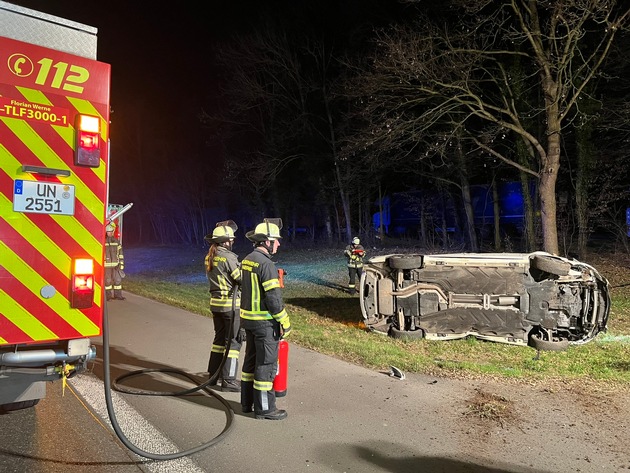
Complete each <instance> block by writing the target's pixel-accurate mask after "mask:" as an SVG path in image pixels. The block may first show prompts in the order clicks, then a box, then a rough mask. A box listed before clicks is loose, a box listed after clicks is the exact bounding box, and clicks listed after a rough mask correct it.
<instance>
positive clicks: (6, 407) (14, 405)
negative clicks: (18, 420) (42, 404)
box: [0, 399, 39, 412]
mask: <svg viewBox="0 0 630 473" xmlns="http://www.w3.org/2000/svg"><path fill="white" fill-rule="evenodd" d="M38 402H39V399H31V400H29V401H19V402H10V403H8V404H2V405H0V412H11V411H19V410H21V409H30V408H31V407H35V406H36V405H37V403H38Z"/></svg>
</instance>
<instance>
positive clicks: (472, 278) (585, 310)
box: [360, 252, 610, 350]
mask: <svg viewBox="0 0 630 473" xmlns="http://www.w3.org/2000/svg"><path fill="white" fill-rule="evenodd" d="M360 304H361V312H362V314H363V319H364V322H365V324H366V327H367V328H368V329H369V330H374V331H379V332H383V333H387V334H389V335H390V336H391V337H394V338H408V339H411V338H423V337H424V338H426V339H429V340H453V339H458V338H465V337H468V336H473V337H476V338H479V339H483V340H490V341H494V342H501V343H509V344H513V345H523V346H526V345H529V346H531V347H533V348H535V349H538V350H563V349H566V348H567V346H568V345H569V344H582V343H586V342H588V341H590V340H592V339H593V337H595V336H596V335H597V334H598V333H599V332H602V331H605V330H606V324H607V322H608V315H609V312H610V295H609V291H608V281H607V280H606V279H605V278H604V277H602V276H601V275H600V274H599V273H598V272H597V270H595V268H593V267H592V266H590V265H588V264H586V263H581V262H579V261H576V260H569V259H567V258H563V257H559V256H555V255H552V254H549V253H545V252H534V253H461V254H435V255H417V254H408V255H405V254H392V255H384V256H376V257H373V258H371V259H370V260H369V261H368V262H367V264H366V265H365V267H364V271H363V275H362V276H361V285H360Z"/></svg>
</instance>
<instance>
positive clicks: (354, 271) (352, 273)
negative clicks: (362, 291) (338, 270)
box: [348, 266, 363, 294]
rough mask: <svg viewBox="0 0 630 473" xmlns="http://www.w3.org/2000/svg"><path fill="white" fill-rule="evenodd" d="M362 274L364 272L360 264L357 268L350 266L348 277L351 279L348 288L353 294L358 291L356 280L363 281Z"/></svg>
mask: <svg viewBox="0 0 630 473" xmlns="http://www.w3.org/2000/svg"><path fill="white" fill-rule="evenodd" d="M361 274H363V267H361V266H360V267H358V268H356V267H354V266H348V278H349V279H350V281H349V282H348V290H349V291H350V293H351V294H354V293H355V292H356V291H357V286H356V284H355V281H356V280H357V279H358V280H359V281H361Z"/></svg>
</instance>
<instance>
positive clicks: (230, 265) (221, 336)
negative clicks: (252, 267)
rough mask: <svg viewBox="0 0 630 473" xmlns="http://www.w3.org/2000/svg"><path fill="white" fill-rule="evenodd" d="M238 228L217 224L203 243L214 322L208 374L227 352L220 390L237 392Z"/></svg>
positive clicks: (218, 366) (230, 222)
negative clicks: (234, 250) (233, 250)
mask: <svg viewBox="0 0 630 473" xmlns="http://www.w3.org/2000/svg"><path fill="white" fill-rule="evenodd" d="M236 230H238V226H237V225H236V223H234V221H233V220H226V221H223V222H219V223H217V225H216V227H215V229H214V230H213V231H212V235H207V236H206V237H205V240H206V241H207V242H208V243H210V249H209V250H208V254H207V255H206V258H205V267H206V276H207V278H208V283H209V285H210V310H211V311H212V318H213V322H214V339H213V341H212V348H211V349H210V360H209V361H208V374H209V376H213V374H217V373H218V371H219V368H220V367H221V362H222V361H223V358H224V356H225V350H228V353H227V358H226V359H225V363H224V364H223V368H222V370H221V373H220V376H215V378H214V379H215V383H213V385H215V384H217V383H216V381H217V380H218V379H219V378H221V379H222V381H221V390H222V391H226V392H239V391H240V383H239V381H238V380H237V379H236V376H237V374H238V357H239V354H240V350H241V345H242V340H241V337H240V332H239V329H240V316H239V308H240V303H241V301H240V298H239V288H238V285H239V284H240V282H241V270H240V266H239V263H238V257H237V256H236V254H234V253H233V252H232V245H233V244H234V239H235V238H236V236H235V232H236Z"/></svg>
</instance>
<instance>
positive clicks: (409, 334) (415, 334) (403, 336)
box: [387, 326, 424, 340]
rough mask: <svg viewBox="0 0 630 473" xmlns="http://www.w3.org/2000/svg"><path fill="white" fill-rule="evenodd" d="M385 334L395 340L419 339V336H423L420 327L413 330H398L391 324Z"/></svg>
mask: <svg viewBox="0 0 630 473" xmlns="http://www.w3.org/2000/svg"><path fill="white" fill-rule="evenodd" d="M387 335H389V336H390V337H392V338H395V339H396V340H420V339H421V338H424V330H422V329H420V328H419V329H416V330H413V331H408V330H398V329H397V328H395V327H393V326H392V327H390V328H389V331H388V332H387Z"/></svg>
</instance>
